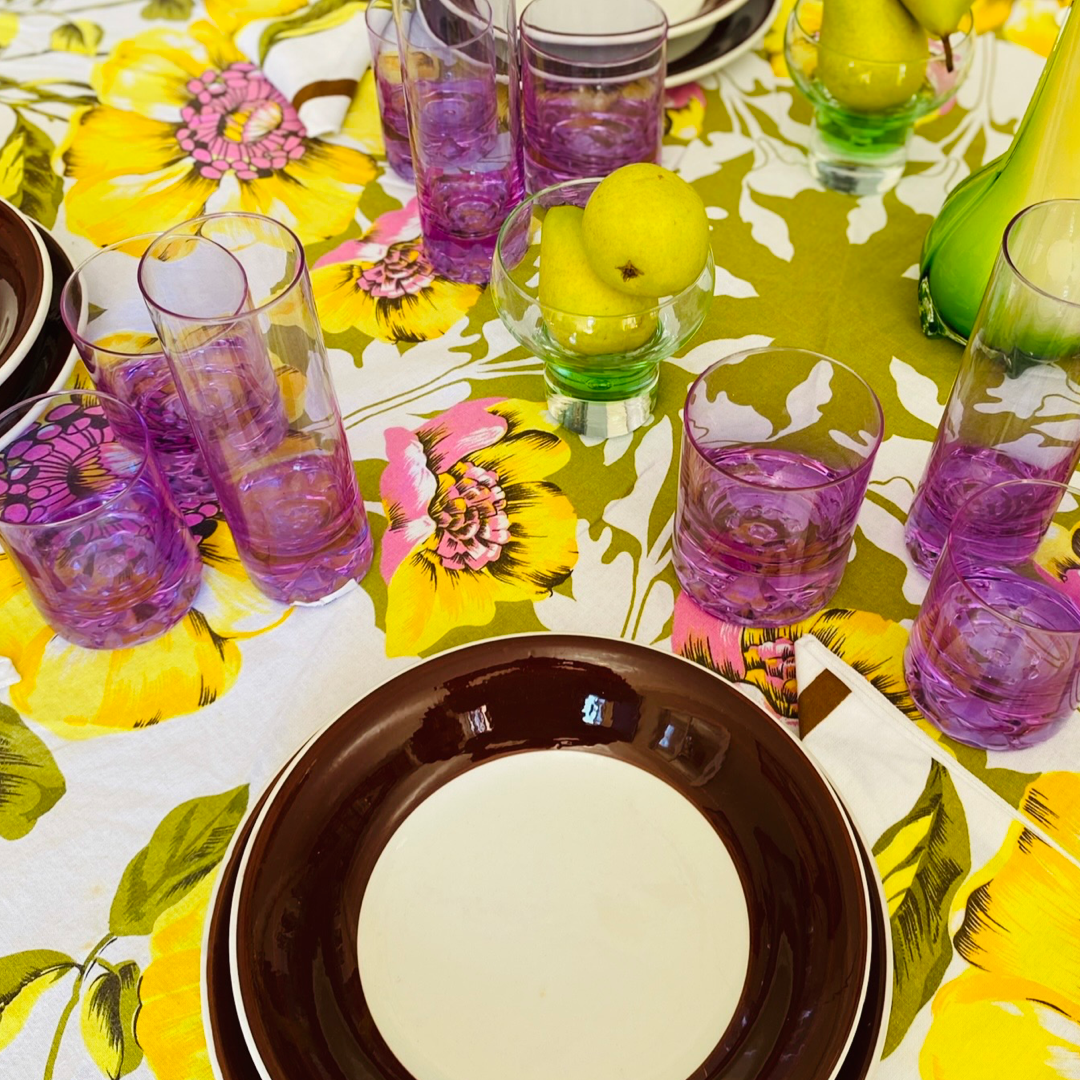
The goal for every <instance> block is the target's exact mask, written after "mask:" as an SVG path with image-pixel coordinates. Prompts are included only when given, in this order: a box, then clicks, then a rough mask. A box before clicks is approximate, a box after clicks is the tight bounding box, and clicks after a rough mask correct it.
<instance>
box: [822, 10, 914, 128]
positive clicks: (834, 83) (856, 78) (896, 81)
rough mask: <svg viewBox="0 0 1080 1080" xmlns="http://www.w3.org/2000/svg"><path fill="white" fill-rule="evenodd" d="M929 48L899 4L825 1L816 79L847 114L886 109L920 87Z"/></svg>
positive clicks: (909, 95) (906, 11) (909, 96)
mask: <svg viewBox="0 0 1080 1080" xmlns="http://www.w3.org/2000/svg"><path fill="white" fill-rule="evenodd" d="M929 45H930V43H929V40H928V38H927V36H926V31H925V30H924V29H923V28H922V27H921V26H920V25H919V24H918V23H917V22H916V21H915V19H914V18H912V16H911V14H910V13H909V12H908V10H907V8H906V7H904V5H903V4H902V3H901V2H900V0H825V6H824V9H823V10H822V16H821V35H820V37H819V38H818V68H817V70H818V77H819V78H820V79H821V81H822V83H824V84H825V88H826V89H827V90H828V91H829V93H830V94H832V96H833V97H834V98H836V100H837V101H838V102H840V104H841V105H846V106H847V107H848V108H849V109H854V110H856V111H857V112H881V111H883V110H885V109H892V108H895V107H896V106H898V105H903V104H904V102H905V101H907V100H908V99H909V98H911V97H912V96H913V95H914V94H915V93H917V92H918V90H919V87H920V86H922V84H923V80H924V79H925V78H926V60H927V55H928V50H929Z"/></svg>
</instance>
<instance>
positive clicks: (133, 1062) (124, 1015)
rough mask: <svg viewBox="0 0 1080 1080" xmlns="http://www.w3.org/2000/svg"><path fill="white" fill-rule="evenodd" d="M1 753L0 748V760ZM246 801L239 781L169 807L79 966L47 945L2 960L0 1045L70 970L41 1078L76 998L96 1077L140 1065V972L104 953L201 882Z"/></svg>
mask: <svg viewBox="0 0 1080 1080" xmlns="http://www.w3.org/2000/svg"><path fill="white" fill-rule="evenodd" d="M3 713H7V714H10V716H11V717H14V718H15V720H18V716H17V715H16V714H15V713H14V712H12V710H11V709H6V708H5V707H4V706H0V717H2V714H3ZM19 723H20V724H21V721H19ZM2 757H3V755H2V752H0V761H2ZM50 761H51V759H50ZM54 768H55V766H54ZM57 775H58V776H59V774H57ZM62 784H63V781H61V791H62ZM58 797H59V796H58ZM247 801H248V787H247V784H242V785H241V786H240V787H236V788H233V789H232V790H231V791H224V792H222V793H221V794H220V795H206V796H204V797H202V798H198V799H190V800H188V801H187V802H184V803H181V804H180V805H179V806H177V807H176V808H175V809H173V810H170V811H169V813H167V814H166V815H165V817H164V818H162V820H161V824H159V825H158V827H157V828H156V829H155V830H154V835H153V836H151V838H150V843H149V844H147V845H146V847H144V848H143V849H142V850H141V851H140V852H139V853H138V854H137V855H136V856H135V857H134V858H133V859H132V860H131V862H129V863H128V865H127V868H126V869H125V870H124V873H123V876H122V877H121V879H120V885H119V886H118V888H117V890H116V895H115V897H114V898H113V902H112V909H111V911H110V913H109V932H108V933H107V934H106V935H105V936H104V937H103V938H102V939H101V940H100V941H99V942H98V943H97V944H96V945H95V946H94V947H93V948H92V949H91V950H90V952H89V953H88V954H87V956H86V959H85V960H83V962H82V963H81V964H80V963H78V962H77V961H75V960H73V959H72V958H71V957H70V956H68V955H67V954H66V953H62V952H56V951H54V950H52V949H35V950H33V951H31V952H21V953H14V954H12V955H11V956H4V957H0V1050H2V1049H3V1048H4V1046H5V1045H7V1043H9V1042H10V1041H11V1040H12V1039H13V1038H14V1037H15V1036H16V1035H17V1034H18V1032H19V1030H20V1028H21V1027H22V1026H23V1024H24V1023H25V1022H26V1018H27V1016H29V1014H30V1011H31V1010H32V1009H33V1007H34V1005H35V1003H36V1002H37V1000H38V998H39V997H40V996H41V995H42V993H44V991H45V990H47V989H48V988H49V987H50V986H52V985H53V983H55V982H57V980H59V979H61V978H62V977H63V976H64V975H66V974H67V972H69V971H74V972H75V973H76V974H75V979H74V981H73V982H72V985H71V990H70V992H69V994H68V1000H67V1004H66V1005H65V1006H64V1008H63V1010H62V1011H61V1013H60V1017H59V1019H58V1020H57V1023H56V1030H55V1032H54V1034H53V1038H52V1044H51V1045H50V1047H49V1055H48V1058H47V1059H46V1061H45V1068H44V1071H43V1073H42V1080H53V1076H54V1073H55V1070H56V1062H57V1058H58V1057H59V1054H60V1046H61V1044H62V1042H63V1039H64V1032H65V1031H66V1029H67V1025H68V1022H69V1021H70V1020H71V1018H72V1016H73V1015H74V1012H75V1010H76V1008H78V1007H79V1005H80V1002H81V1009H80V1012H79V1016H80V1027H81V1028H82V1036H83V1041H84V1042H85V1043H86V1049H87V1051H88V1052H89V1054H90V1057H91V1058H92V1059H93V1060H94V1062H95V1063H96V1064H97V1066H98V1068H99V1069H100V1070H101V1072H102V1074H103V1075H105V1076H106V1077H108V1080H120V1077H122V1076H127V1075H128V1074H129V1073H131V1072H133V1071H134V1070H135V1069H137V1068H138V1067H139V1064H140V1063H141V1062H142V1060H143V1050H142V1047H141V1046H140V1045H139V1043H138V1040H137V1039H136V1035H135V1020H136V1017H137V1016H138V1013H139V1008H140V998H139V991H140V985H141V974H142V973H141V972H140V970H139V965H138V964H137V963H136V962H135V961H134V960H124V961H112V960H109V959H107V958H106V956H105V953H106V951H107V950H108V949H109V948H110V946H112V945H113V944H114V943H115V941H116V939H117V938H118V937H124V936H131V935H144V934H149V933H150V932H151V931H152V930H153V928H154V922H155V920H156V919H157V918H158V916H159V915H161V914H162V913H164V912H165V911H167V910H168V909H169V908H171V907H172V906H173V905H174V904H176V903H178V902H179V901H180V900H182V899H183V898H184V897H185V896H187V895H188V893H190V892H191V891H192V890H193V889H194V888H195V886H196V885H198V883H199V882H200V881H203V880H205V879H206V877H207V875H209V874H210V873H211V872H212V871H213V869H214V867H215V866H217V864H218V863H219V862H220V861H221V857H222V856H223V855H224V854H225V850H226V848H227V847H228V845H229V841H230V840H232V836H233V833H234V832H235V831H236V827H237V825H239V824H240V819H241V818H242V817H243V814H244V811H245V809H246V808H247ZM78 1080H89V1078H87V1077H82V1076H80V1077H79V1078H78Z"/></svg>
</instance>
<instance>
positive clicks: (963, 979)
mask: <svg viewBox="0 0 1080 1080" xmlns="http://www.w3.org/2000/svg"><path fill="white" fill-rule="evenodd" d="M1023 808H1024V809H1025V811H1026V812H1027V813H1029V814H1030V815H1031V816H1033V817H1035V818H1036V819H1037V820H1039V821H1040V824H1042V826H1043V828H1044V830H1045V831H1046V832H1047V833H1049V834H1050V836H1051V838H1052V839H1054V840H1056V841H1057V842H1058V843H1059V844H1060V845H1061V847H1062V848H1064V849H1065V850H1066V851H1071V852H1080V829H1078V826H1080V776H1078V775H1077V774H1075V773H1049V774H1046V775H1045V776H1042V777H1040V778H1039V779H1038V780H1036V781H1035V782H1034V783H1033V784H1032V785H1031V786H1030V787H1029V788H1028V791H1027V792H1026V794H1025V798H1024V802H1023ZM958 904H959V906H960V907H961V908H962V909H963V912H964V915H963V922H962V925H961V926H960V930H959V932H958V933H957V935H956V938H955V945H956V951H957V953H959V955H960V956H962V957H963V958H964V959H965V960H966V961H967V962H968V963H969V964H970V965H971V966H970V967H969V968H968V969H967V970H966V971H964V972H963V973H962V974H961V975H960V976H958V977H957V978H956V979H953V980H952V981H951V982H949V983H946V984H945V985H944V986H943V987H942V988H941V989H940V990H939V991H938V993H937V994H936V996H935V997H934V1003H933V1008H932V1015H933V1022H932V1024H931V1026H930V1032H929V1035H928V1037H927V1039H926V1042H925V1043H924V1045H923V1049H922V1053H921V1055H920V1058H919V1067H920V1073H921V1076H922V1077H923V1080H969V1078H970V1077H975V1076H977V1077H979V1080H1018V1078H1020V1077H1023V1078H1024V1080H1068V1078H1072V1077H1075V1076H1077V1075H1078V1072H1077V1068H1078V1065H1080V863H1078V862H1074V861H1072V860H1071V859H1070V858H1068V857H1067V856H1066V855H1065V854H1062V852H1061V851H1059V850H1058V849H1056V848H1054V847H1052V846H1051V845H1050V844H1047V843H1046V842H1045V841H1044V840H1042V839H1041V838H1040V837H1039V836H1037V835H1036V834H1035V833H1034V832H1032V831H1031V830H1030V829H1026V828H1024V827H1023V826H1022V825H1020V824H1016V825H1014V826H1013V828H1012V829H1011V830H1010V832H1009V835H1008V838H1007V839H1006V842H1005V845H1004V847H1003V848H1002V850H1001V851H1000V852H999V853H998V854H997V855H996V856H995V857H994V858H993V859H992V860H991V861H990V863H989V864H988V865H987V866H986V867H984V868H983V870H982V871H981V872H980V873H978V874H975V875H972V877H971V878H970V879H969V880H968V882H967V883H966V884H965V886H964V889H963V890H962V892H961V895H960V896H959V897H958Z"/></svg>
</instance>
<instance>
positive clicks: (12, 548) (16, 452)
mask: <svg viewBox="0 0 1080 1080" xmlns="http://www.w3.org/2000/svg"><path fill="white" fill-rule="evenodd" d="M0 545H2V547H3V548H4V550H5V551H6V552H7V554H8V556H9V557H10V558H11V560H12V561H13V562H14V564H15V566H16V568H17V569H18V571H19V574H20V575H21V577H22V579H23V581H24V582H25V583H26V587H27V589H28V591H29V593H30V597H31V599H32V600H33V602H34V606H35V607H36V608H37V609H38V611H39V612H40V613H41V616H42V618H43V619H44V620H45V621H46V622H47V623H48V624H49V625H50V626H51V627H52V628H53V630H55V631H56V633H57V634H59V635H60V636H61V637H63V638H65V639H66V640H68V641H70V642H72V644H74V645H82V646H85V647H86V648H88V649H120V648H127V647H128V646H131V645H138V644H139V643H140V642H143V641H148V640H149V639H150V638H154V637H157V636H158V635H159V634H163V633H164V632H165V631H166V630H168V629H169V628H170V627H171V626H173V625H174V624H175V623H176V622H177V621H178V620H179V619H181V618H182V617H183V616H184V615H185V614H186V613H187V611H188V609H189V608H190V607H191V603H192V601H193V600H194V599H195V594H196V593H197V592H198V591H199V582H200V580H201V577H202V563H201V561H200V559H199V549H198V547H197V546H196V544H195V541H194V539H193V538H192V536H191V533H189V532H188V530H187V528H186V527H185V525H184V521H183V518H182V517H181V516H180V511H179V510H178V509H177V507H176V503H175V502H174V500H173V497H172V495H171V493H170V492H169V489H168V487H167V486H166V484H165V481H164V480H163V479H162V477H161V473H160V472H159V470H158V465H157V462H156V461H155V459H154V455H153V452H152V450H151V446H150V436H149V432H148V431H147V427H146V424H145V423H144V422H143V420H142V418H141V417H140V416H139V414H138V413H137V412H136V411H135V410H134V409H132V408H131V407H130V406H129V405H125V404H124V403H123V402H122V401H119V400H117V399H116V398H113V397H109V396H108V395H105V394H100V393H95V392H92V391H84V390H69V391H64V392H61V393H55V394H44V395H42V396H41V397H35V398H30V399H29V400H27V401H23V402H21V403H20V404H18V405H15V406H13V407H12V408H10V409H8V410H7V411H6V412H3V413H0Z"/></svg>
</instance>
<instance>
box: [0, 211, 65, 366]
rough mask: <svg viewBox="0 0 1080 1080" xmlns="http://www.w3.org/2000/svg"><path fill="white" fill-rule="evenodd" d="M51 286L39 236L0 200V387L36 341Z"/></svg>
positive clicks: (29, 223) (50, 277)
mask: <svg viewBox="0 0 1080 1080" xmlns="http://www.w3.org/2000/svg"><path fill="white" fill-rule="evenodd" d="M61 284H63V282H61ZM52 287H53V275H52V265H51V263H50V262H49V256H48V252H47V251H46V249H45V242H44V240H43V239H42V237H41V234H40V233H39V232H38V231H37V229H35V228H34V225H33V223H32V222H31V221H30V219H29V218H28V217H26V216H25V215H24V214H22V213H21V212H20V211H19V210H18V209H16V208H15V207H14V206H12V205H11V203H9V202H7V201H5V200H4V199H0V386H2V385H3V384H4V382H6V381H7V380H8V379H10V378H12V377H13V375H14V374H15V372H16V371H17V370H18V368H19V366H20V364H21V363H22V361H23V360H24V359H25V357H26V355H27V353H28V352H29V351H30V349H31V347H32V346H33V344H34V342H35V340H36V339H37V336H38V334H39V333H40V331H41V328H42V325H43V324H44V322H45V317H46V315H47V314H48V310H49V300H50V298H51V295H52Z"/></svg>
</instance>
